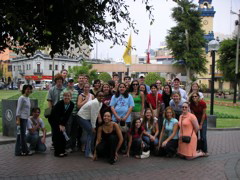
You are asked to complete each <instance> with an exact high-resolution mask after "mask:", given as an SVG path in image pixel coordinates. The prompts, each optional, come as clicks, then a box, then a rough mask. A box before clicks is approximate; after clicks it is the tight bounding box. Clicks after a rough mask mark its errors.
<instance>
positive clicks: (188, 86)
mask: <svg viewBox="0 0 240 180" xmlns="http://www.w3.org/2000/svg"><path fill="white" fill-rule="evenodd" d="M185 69H186V72H187V78H186V87H185V90H186V91H187V92H189V91H190V88H191V87H190V86H191V77H190V76H191V69H190V68H188V67H187V66H185Z"/></svg>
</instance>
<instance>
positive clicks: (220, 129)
mask: <svg viewBox="0 0 240 180" xmlns="http://www.w3.org/2000/svg"><path fill="white" fill-rule="evenodd" d="M207 130H208V131H239V130H240V128H207Z"/></svg>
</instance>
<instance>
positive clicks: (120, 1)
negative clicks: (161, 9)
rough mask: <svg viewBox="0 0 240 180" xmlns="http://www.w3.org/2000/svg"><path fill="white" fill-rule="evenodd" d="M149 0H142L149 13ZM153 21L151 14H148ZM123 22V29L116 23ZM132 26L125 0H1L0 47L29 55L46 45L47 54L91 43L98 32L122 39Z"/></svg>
mask: <svg viewBox="0 0 240 180" xmlns="http://www.w3.org/2000/svg"><path fill="white" fill-rule="evenodd" d="M148 1H149V0H143V3H145V6H146V10H147V11H149V16H150V18H151V17H152V14H151V9H152V7H151V6H150V5H149V3H148ZM151 19H152V21H153V18H151ZM121 22H126V24H127V25H126V28H125V29H124V31H123V32H118V31H117V24H118V23H121ZM129 28H131V29H133V31H134V32H137V30H136V29H135V28H134V22H133V20H132V19H131V18H130V13H129V11H128V6H127V5H126V3H125V1H124V0H71V1H67V0H62V1H58V0H48V1H46V0H38V1H36V0H22V1H20V0H11V1H9V0H1V3H0V33H1V36H0V50H4V49H5V48H9V49H13V50H14V51H15V52H19V51H20V52H21V53H23V54H26V55H28V56H30V55H33V54H34V52H35V51H36V50H37V49H39V48H41V47H46V46H49V47H50V48H51V52H50V55H51V56H52V57H53V55H54V54H55V53H60V54H63V53H66V52H67V53H71V49H72V48H80V47H81V45H82V44H87V45H91V44H92V43H93V42H95V41H96V40H99V38H97V37H99V36H98V35H100V37H102V38H104V39H109V40H111V41H112V42H113V44H120V43H123V39H124V38H125V36H126V35H127V34H126V33H125V32H126V30H127V29H129Z"/></svg>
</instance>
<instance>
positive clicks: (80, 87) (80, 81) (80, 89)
mask: <svg viewBox="0 0 240 180" xmlns="http://www.w3.org/2000/svg"><path fill="white" fill-rule="evenodd" d="M84 80H85V76H84V75H83V74H79V76H78V84H77V85H75V86H74V89H76V90H77V91H78V95H80V94H81V93H83V86H84Z"/></svg>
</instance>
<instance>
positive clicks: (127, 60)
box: [123, 35, 132, 64]
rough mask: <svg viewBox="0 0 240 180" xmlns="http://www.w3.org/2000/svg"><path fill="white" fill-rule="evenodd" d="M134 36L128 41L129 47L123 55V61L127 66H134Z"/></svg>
mask: <svg viewBox="0 0 240 180" xmlns="http://www.w3.org/2000/svg"><path fill="white" fill-rule="evenodd" d="M131 52H132V36H131V35H130V37H129V39H128V44H127V47H126V49H125V51H124V53H123V59H124V62H125V64H132V53H131Z"/></svg>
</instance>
